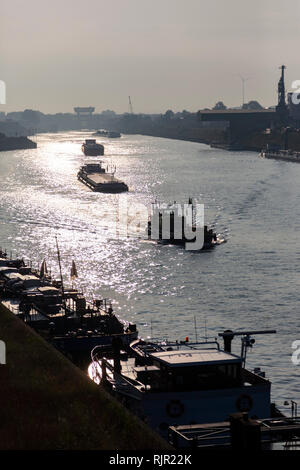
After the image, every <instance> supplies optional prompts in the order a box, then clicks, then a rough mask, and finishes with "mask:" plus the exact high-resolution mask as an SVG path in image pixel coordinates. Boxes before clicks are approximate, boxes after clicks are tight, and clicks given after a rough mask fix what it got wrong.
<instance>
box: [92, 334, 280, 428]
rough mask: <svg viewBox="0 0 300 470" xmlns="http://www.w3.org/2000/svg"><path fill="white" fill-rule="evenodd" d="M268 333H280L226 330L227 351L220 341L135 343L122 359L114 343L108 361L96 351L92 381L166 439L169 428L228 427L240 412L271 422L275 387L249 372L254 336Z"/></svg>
mask: <svg viewBox="0 0 300 470" xmlns="http://www.w3.org/2000/svg"><path fill="white" fill-rule="evenodd" d="M267 333H276V331H274V330H266V331H253V332H252V331H242V332H233V331H231V330H227V331H225V332H223V333H220V334H219V336H222V337H223V339H224V349H221V347H220V345H219V343H218V341H216V340H215V341H212V342H209V341H206V342H203V343H201V342H195V343H192V342H189V339H188V338H187V337H186V338H185V340H184V341H176V342H161V343H155V342H149V341H144V340H142V339H137V340H135V341H133V342H132V343H131V344H130V350H129V352H128V351H127V354H124V353H123V352H122V345H121V344H120V343H119V344H118V343H117V342H113V344H112V353H111V355H110V356H109V357H110V359H108V356H107V355H106V352H105V351H104V350H103V349H101V348H97V347H96V348H95V349H94V350H93V351H92V353H91V357H92V362H91V364H90V366H89V369H88V370H89V376H90V378H91V379H92V380H94V381H95V382H96V383H97V384H101V385H103V386H105V387H106V388H107V389H108V390H109V391H110V392H111V393H112V394H113V395H114V396H115V397H116V398H118V399H119V400H120V401H121V402H122V403H123V404H125V405H126V406H127V407H128V408H129V409H130V410H131V411H133V412H134V413H135V414H137V415H138V416H139V417H140V418H142V419H143V420H145V421H146V422H147V423H148V424H149V425H150V426H151V427H152V428H154V429H155V430H156V431H158V432H159V433H161V434H162V435H163V436H164V437H166V436H167V431H168V428H169V426H172V425H175V424H176V425H189V424H196V423H211V422H220V421H226V420H228V417H229V415H230V414H231V413H234V412H238V411H240V412H249V415H251V416H254V415H255V416H257V417H259V418H269V417H270V416H271V414H272V413H273V412H272V409H273V408H274V406H273V405H271V398H270V397H271V383H270V382H269V380H267V379H266V378H265V374H264V373H263V372H262V371H261V370H260V368H256V369H254V371H250V370H248V369H246V366H245V362H246V354H247V350H248V348H251V347H252V346H253V343H254V339H253V338H252V335H254V334H267ZM235 336H241V337H242V351H241V354H240V355H237V354H233V353H232V352H231V342H232V340H233V338H234V337H235ZM111 357H112V359H111Z"/></svg>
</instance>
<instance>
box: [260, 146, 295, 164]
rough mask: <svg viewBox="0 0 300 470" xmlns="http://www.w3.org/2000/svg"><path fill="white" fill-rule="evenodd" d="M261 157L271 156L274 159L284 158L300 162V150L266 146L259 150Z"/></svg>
mask: <svg viewBox="0 0 300 470" xmlns="http://www.w3.org/2000/svg"><path fill="white" fill-rule="evenodd" d="M260 156H261V157H262V158H273V159H275V160H285V161H289V162H297V163H300V152H296V151H295V150H280V149H275V148H274V149H272V148H269V147H267V148H266V149H263V150H262V151H261V152H260Z"/></svg>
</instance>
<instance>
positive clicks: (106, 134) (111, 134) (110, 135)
mask: <svg viewBox="0 0 300 470" xmlns="http://www.w3.org/2000/svg"><path fill="white" fill-rule="evenodd" d="M93 135H100V136H101V137H108V138H110V139H115V138H118V137H121V134H120V132H117V131H106V130H105V129H100V130H99V131H96V132H95V133H94V134H93Z"/></svg>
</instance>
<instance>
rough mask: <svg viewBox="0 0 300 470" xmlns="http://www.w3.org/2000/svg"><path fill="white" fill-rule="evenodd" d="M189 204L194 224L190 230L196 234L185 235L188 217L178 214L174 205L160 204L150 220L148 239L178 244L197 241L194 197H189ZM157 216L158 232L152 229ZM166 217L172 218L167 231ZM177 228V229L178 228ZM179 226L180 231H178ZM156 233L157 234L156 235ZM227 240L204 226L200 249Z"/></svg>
mask: <svg viewBox="0 0 300 470" xmlns="http://www.w3.org/2000/svg"><path fill="white" fill-rule="evenodd" d="M189 204H190V205H191V206H192V219H193V220H192V225H191V227H190V232H191V233H193V232H194V233H195V236H194V237H193V236H191V237H187V236H186V235H185V231H186V217H185V216H184V215H178V214H177V213H176V211H175V209H174V206H173V205H170V206H169V207H167V208H164V209H161V208H160V207H159V206H158V207H157V208H156V209H155V210H154V213H153V214H152V216H151V218H150V220H149V221H148V239H149V240H150V239H151V240H156V241H157V242H158V243H160V244H165V245H178V246H185V245H186V244H187V243H195V242H196V237H197V230H198V232H199V227H197V224H196V222H195V215H194V206H193V202H192V199H191V198H190V199H189ZM155 217H156V223H157V222H158V233H157V230H155V233H153V232H154V231H153V230H152V227H153V221H154V220H155ZM164 217H168V218H169V220H170V224H169V228H170V229H169V231H168V232H167V233H165V231H164V224H163V220H164ZM176 228H177V230H176ZM178 228H179V229H180V230H179V233H177V232H178ZM154 235H155V236H154ZM225 242H226V240H225V239H224V238H222V237H221V236H220V235H217V234H216V233H215V232H214V231H213V229H211V228H210V229H209V228H208V226H207V225H204V227H203V246H202V248H200V250H208V249H211V248H214V247H215V246H217V245H221V244H222V243H225Z"/></svg>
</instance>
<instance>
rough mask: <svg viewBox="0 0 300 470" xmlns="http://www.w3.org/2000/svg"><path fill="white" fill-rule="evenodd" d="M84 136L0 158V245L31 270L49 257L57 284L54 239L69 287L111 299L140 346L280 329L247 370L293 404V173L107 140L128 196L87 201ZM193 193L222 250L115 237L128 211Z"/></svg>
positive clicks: (47, 138)
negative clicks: (144, 341) (73, 275)
mask: <svg viewBox="0 0 300 470" xmlns="http://www.w3.org/2000/svg"><path fill="white" fill-rule="evenodd" d="M90 135H91V133H88V132H86V133H84V132H69V133H56V134H42V135H39V136H38V137H37V138H38V148H37V149H34V150H18V151H11V152H1V153H0V173H1V185H0V246H1V245H2V247H5V248H6V249H7V250H8V251H10V250H12V253H13V256H15V255H18V256H23V257H24V258H25V259H27V260H28V259H31V260H32V262H33V265H34V266H37V265H39V264H41V262H42V260H43V258H44V257H45V258H46V260H47V262H48V268H49V267H50V268H51V270H52V273H53V274H56V275H58V267H57V257H56V247H55V235H57V236H58V240H59V247H60V252H61V256H62V267H63V272H64V277H65V281H66V283H67V282H70V281H69V273H70V267H71V263H72V260H73V259H74V260H75V262H76V266H77V271H78V279H77V281H76V286H77V287H78V288H80V289H82V290H83V291H84V292H85V293H86V294H87V296H88V297H89V298H93V297H97V296H100V295H101V296H102V297H108V298H111V299H112V300H113V304H114V308H115V312H116V313H117V314H118V315H119V316H120V317H121V318H123V319H125V320H128V321H132V322H136V323H137V326H138V329H139V332H140V334H141V336H143V337H151V336H152V337H157V338H160V339H164V338H168V339H172V340H173V339H184V337H185V336H189V337H190V339H191V340H194V339H195V326H194V325H195V323H196V326H197V338H198V340H200V339H204V337H208V338H215V337H216V335H217V333H218V332H221V331H223V330H224V329H228V328H230V329H235V330H242V329H244V330H245V329H246V330H253V329H254V330H257V329H276V330H277V334H274V335H264V336H256V343H255V345H254V347H253V350H252V351H250V353H249V355H248V359H247V363H248V366H251V367H255V366H258V367H261V368H262V369H263V370H265V371H266V374H267V377H269V378H270V379H271V381H272V384H273V386H272V388H273V391H272V395H273V399H275V400H276V402H277V403H278V405H282V404H283V401H284V400H288V399H295V400H296V401H297V400H299V399H300V365H298V366H297V365H294V364H293V363H292V361H291V354H292V352H293V349H292V347H291V346H292V342H293V341H295V340H300V325H299V296H300V294H299V287H300V286H299V284H300V277H299V274H300V267H299V266H300V264H299V262H300V239H299V228H300V185H299V181H300V165H297V164H295V163H288V162H280V161H275V160H264V159H261V158H258V155H257V154H256V153H255V152H226V151H223V150H218V149H211V148H210V147H208V146H206V145H204V144H198V143H191V142H183V141H176V140H169V139H160V138H154V137H145V136H136V135H134V136H122V138H121V139H110V140H109V139H104V138H103V139H102V143H103V144H104V146H105V156H104V157H103V158H102V159H103V160H105V161H106V162H107V163H108V164H115V165H116V167H117V173H116V176H117V177H119V178H120V179H122V180H124V181H125V182H126V183H127V184H128V185H129V187H130V192H129V193H128V194H127V193H124V194H121V195H112V194H101V193H93V192H92V191H90V190H89V189H88V188H87V187H86V186H84V185H83V184H82V183H80V182H79V181H78V180H77V178H76V174H77V171H78V168H79V166H80V165H81V164H83V163H84V162H87V161H91V160H93V159H91V158H88V157H85V156H83V154H82V152H81V148H80V147H81V143H82V141H83V139H85V138H88V137H90ZM98 141H99V142H101V138H99V139H98ZM189 196H193V197H195V198H196V200H197V202H199V203H203V204H204V208H205V209H204V210H205V221H206V222H207V223H208V224H209V225H214V226H215V228H216V231H217V232H219V233H221V234H223V235H224V236H225V237H226V238H227V240H228V241H227V243H226V244H223V245H221V246H219V247H216V248H215V249H214V250H213V251H208V252H201V253H196V252H193V251H186V250H184V249H182V248H178V247H172V246H161V245H157V244H155V243H151V242H146V241H144V240H141V239H138V238H136V237H134V236H132V234H131V236H129V237H126V236H125V235H124V233H123V232H122V230H119V234H118V229H119V225H118V224H117V223H116V221H117V220H119V224H120V223H121V222H120V219H122V217H120V213H122V210H123V209H124V207H128V208H129V212H130V213H131V214H133V216H134V214H135V212H136V211H137V209H138V208H139V205H141V204H143V205H144V206H146V207H150V204H151V203H152V202H154V201H155V200H156V199H157V200H159V201H163V202H170V201H174V200H176V201H178V202H187V200H188V198H189ZM120 208H121V209H120ZM122 208H123V209H122ZM121 215H122V214H121ZM118 217H119V219H118ZM123 228H124V227H123ZM233 349H234V352H239V350H240V339H239V338H236V339H235V340H234V344H233Z"/></svg>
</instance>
